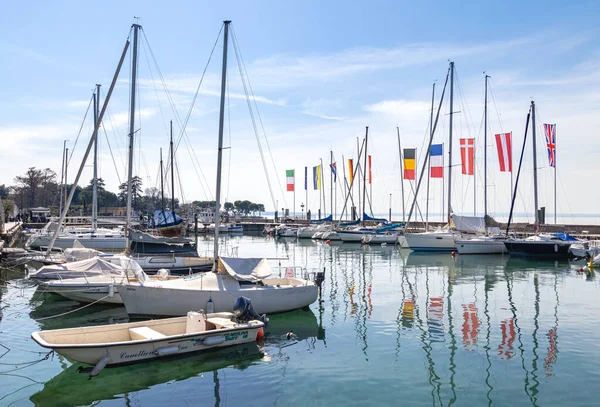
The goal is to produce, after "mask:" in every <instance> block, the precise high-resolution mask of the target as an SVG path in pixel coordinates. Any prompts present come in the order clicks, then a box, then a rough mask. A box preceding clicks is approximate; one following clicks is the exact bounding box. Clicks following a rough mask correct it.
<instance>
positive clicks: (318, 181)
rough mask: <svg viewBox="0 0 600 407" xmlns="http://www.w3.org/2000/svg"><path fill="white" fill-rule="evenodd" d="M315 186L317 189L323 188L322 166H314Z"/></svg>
mask: <svg viewBox="0 0 600 407" xmlns="http://www.w3.org/2000/svg"><path fill="white" fill-rule="evenodd" d="M313 186H314V188H315V189H321V166H320V165H317V166H316V167H313Z"/></svg>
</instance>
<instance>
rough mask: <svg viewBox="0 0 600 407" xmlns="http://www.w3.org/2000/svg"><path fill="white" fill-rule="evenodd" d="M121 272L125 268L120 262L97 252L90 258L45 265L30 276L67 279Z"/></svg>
mask: <svg viewBox="0 0 600 407" xmlns="http://www.w3.org/2000/svg"><path fill="white" fill-rule="evenodd" d="M121 274H123V268H122V267H121V266H120V264H117V263H111V262H110V261H108V260H107V259H105V258H102V257H99V256H98V255H97V254H96V256H94V257H92V258H90V259H84V260H78V261H69V262H65V263H60V264H50V265H47V266H43V267H41V268H40V269H38V270H37V271H32V272H30V273H29V278H31V279H34V280H65V279H71V278H79V277H88V278H89V277H96V276H107V275H115V276H120V275H121Z"/></svg>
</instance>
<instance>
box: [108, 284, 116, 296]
mask: <svg viewBox="0 0 600 407" xmlns="http://www.w3.org/2000/svg"><path fill="white" fill-rule="evenodd" d="M114 296H115V286H114V285H112V284H111V285H109V286H108V297H109V298H113V297H114Z"/></svg>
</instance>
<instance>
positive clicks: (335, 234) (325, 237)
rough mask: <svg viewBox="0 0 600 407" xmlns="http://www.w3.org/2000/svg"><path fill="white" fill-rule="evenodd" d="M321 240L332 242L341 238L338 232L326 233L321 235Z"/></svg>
mask: <svg viewBox="0 0 600 407" xmlns="http://www.w3.org/2000/svg"><path fill="white" fill-rule="evenodd" d="M321 238H322V239H323V240H331V241H332V242H334V241H338V242H339V241H341V240H342V238H341V237H340V235H339V233H338V232H327V233H325V234H323V236H322V237H321Z"/></svg>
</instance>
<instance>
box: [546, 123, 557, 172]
mask: <svg viewBox="0 0 600 407" xmlns="http://www.w3.org/2000/svg"><path fill="white" fill-rule="evenodd" d="M544 134H545V135H546V147H548V162H549V163H550V167H556V124H545V123H544Z"/></svg>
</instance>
